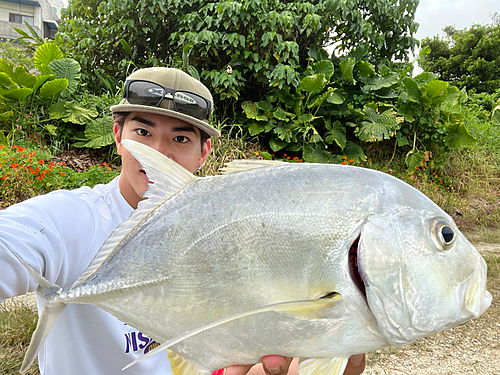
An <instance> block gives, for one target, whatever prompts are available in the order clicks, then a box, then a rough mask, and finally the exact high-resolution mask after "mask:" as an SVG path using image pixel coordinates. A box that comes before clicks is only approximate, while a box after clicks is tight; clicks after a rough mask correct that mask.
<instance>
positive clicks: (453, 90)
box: [445, 86, 460, 106]
mask: <svg viewBox="0 0 500 375" xmlns="http://www.w3.org/2000/svg"><path fill="white" fill-rule="evenodd" d="M459 99H460V90H459V89H458V88H457V87H455V86H448V89H447V90H446V100H445V103H446V104H449V105H452V106H453V105H456V104H457V103H458V100H459Z"/></svg>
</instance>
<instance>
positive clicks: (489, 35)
mask: <svg viewBox="0 0 500 375" xmlns="http://www.w3.org/2000/svg"><path fill="white" fill-rule="evenodd" d="M443 30H444V32H445V33H446V35H445V37H444V38H440V37H439V36H434V37H432V38H425V39H423V40H422V46H423V47H424V46H429V47H430V48H431V53H430V54H429V55H427V56H425V57H424V58H423V59H422V60H421V62H420V66H421V67H422V68H423V69H424V70H427V71H429V72H433V73H436V74H439V75H440V78H441V79H442V80H444V81H447V82H450V83H451V84H452V85H455V86H457V87H458V88H460V89H462V88H466V89H467V90H473V91H475V92H478V93H480V92H486V93H489V94H493V93H494V92H495V91H496V90H498V89H499V87H500V50H499V49H498V45H499V43H500V14H498V13H496V14H495V16H493V23H492V24H489V25H481V24H475V25H473V26H472V27H471V28H469V29H462V30H457V29H455V28H454V27H453V26H447V27H445V28H444V29H443Z"/></svg>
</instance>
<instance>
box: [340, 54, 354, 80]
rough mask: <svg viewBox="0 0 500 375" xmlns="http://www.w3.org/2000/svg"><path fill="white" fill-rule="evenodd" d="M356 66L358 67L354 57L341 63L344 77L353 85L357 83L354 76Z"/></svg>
mask: <svg viewBox="0 0 500 375" xmlns="http://www.w3.org/2000/svg"><path fill="white" fill-rule="evenodd" d="M354 65H356V59H355V58H354V57H349V58H347V59H346V60H344V61H341V62H340V70H341V71H342V77H343V78H344V80H346V81H348V82H351V83H355V81H354V75H353V70H354Z"/></svg>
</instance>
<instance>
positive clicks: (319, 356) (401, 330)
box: [20, 140, 491, 375]
mask: <svg viewBox="0 0 500 375" xmlns="http://www.w3.org/2000/svg"><path fill="white" fill-rule="evenodd" d="M123 143H124V145H125V147H127V149H129V150H130V151H131V152H132V154H133V155H134V157H136V158H137V159H138V160H139V162H140V163H141V165H142V166H143V167H144V168H145V170H146V173H147V175H148V178H149V179H150V180H151V181H153V182H154V183H153V184H150V186H149V191H148V192H147V196H148V198H149V199H147V200H145V201H143V202H141V204H140V205H139V208H138V209H137V210H136V211H135V212H134V213H133V214H132V216H131V218H130V219H129V220H128V221H126V222H124V223H123V224H122V225H120V226H119V227H118V228H117V229H116V230H115V231H114V232H113V233H112V235H111V236H110V237H109V239H108V240H107V241H106V242H105V243H104V245H103V246H102V248H101V250H100V251H99V253H98V254H97V256H96V258H95V259H94V261H93V262H92V263H91V265H90V266H89V268H88V269H87V271H86V272H84V274H83V275H82V276H81V277H80V278H79V280H77V281H76V282H75V284H74V285H73V286H72V287H71V288H70V289H68V290H62V289H61V288H59V287H58V286H57V285H54V284H51V283H49V282H48V281H47V280H45V279H44V278H43V277H41V276H39V275H36V273H34V271H31V272H32V273H34V276H35V277H36V278H37V281H38V282H39V283H40V285H41V287H40V288H39V290H38V293H40V294H42V295H44V296H45V297H46V301H45V306H46V309H45V311H44V313H43V315H42V317H41V319H40V322H39V324H38V327H37V329H36V331H35V333H34V335H33V338H32V343H31V345H30V348H29V350H28V353H27V355H26V358H25V362H24V365H23V368H22V370H23V371H24V370H26V369H27V368H28V367H29V365H30V364H31V363H32V361H33V359H34V358H35V356H36V353H37V352H38V350H39V346H40V345H41V343H42V342H43V340H44V338H45V337H46V334H48V332H49V331H50V329H51V327H52V324H53V322H54V320H55V317H57V315H58V314H60V312H61V311H62V310H63V309H64V307H65V306H66V305H67V304H69V303H88V304H93V305H95V306H98V307H100V308H102V309H104V310H106V311H108V312H110V313H111V314H113V315H114V316H116V317H117V318H118V319H120V320H122V321H123V322H126V323H128V324H129V325H130V326H133V327H135V328H136V329H138V330H140V331H141V332H143V333H144V334H146V335H147V336H149V337H151V338H154V339H155V340H156V341H158V342H160V343H162V345H161V346H159V347H158V348H156V349H155V350H153V351H151V352H150V353H148V354H147V355H146V356H148V355H151V354H154V353H155V352H157V351H159V350H164V349H166V348H169V355H170V359H171V363H172V370H173V373H174V375H181V374H194V375H208V374H210V373H211V372H212V371H213V370H216V369H219V368H223V367H226V366H228V365H233V364H251V363H257V362H259V361H260V358H261V357H262V356H263V355H268V354H279V355H284V356H291V357H301V358H302V359H306V358H307V359H306V360H303V361H302V362H301V368H300V371H301V374H320V373H325V374H326V373H329V374H342V373H343V371H344V368H345V365H346V363H347V358H348V357H349V356H350V355H352V354H357V353H364V352H369V351H372V350H375V349H379V348H382V347H385V346H388V345H397V346H400V345H405V344H408V343H410V342H412V341H414V340H416V339H418V338H420V337H423V336H426V335H429V334H432V333H435V332H438V331H441V330H444V329H447V328H451V327H454V326H456V325H458V324H461V323H463V322H465V321H467V320H469V319H471V318H474V317H478V316H479V315H481V314H482V313H483V312H484V311H485V310H486V309H487V308H488V306H489V305H490V302H491V295H490V294H489V293H488V292H487V291H486V289H485V287H486V264H485V262H484V260H483V258H482V257H481V256H480V254H479V253H478V252H477V250H476V249H475V248H474V247H473V246H472V245H471V244H470V243H469V241H468V240H467V239H466V238H465V237H464V236H463V235H462V234H461V233H460V231H459V230H458V228H457V227H456V226H455V224H454V222H453V220H452V219H451V218H450V217H449V216H448V215H447V214H446V213H445V212H444V211H443V210H441V209H440V208H439V207H438V206H437V205H435V204H434V203H433V202H432V201H431V200H429V199H428V198H427V197H426V196H424V195H423V194H421V193H420V192H418V191H417V190H415V189H414V188H412V187H411V186H409V185H407V184H406V183H404V182H402V181H400V180H398V179H396V178H394V177H392V176H390V175H387V174H384V173H380V172H377V171H373V170H369V169H363V168H357V167H349V166H339V165H324V164H290V163H275V164H272V163H268V162H259V161H254V162H250V161H249V162H240V163H233V164H231V165H230V166H229V167H228V170H227V172H228V173H227V174H226V175H223V176H215V177H206V178H196V177H195V176H193V175H192V174H191V173H189V172H188V171H186V170H185V169H183V168H182V167H180V166H179V165H177V164H176V163H174V162H172V161H171V160H169V159H168V158H166V157H164V156H163V155H161V154H160V153H158V152H156V151H154V150H152V149H150V148H148V147H146V146H144V145H141V144H139V143H136V142H133V141H127V140H124V141H123ZM20 261H22V260H20ZM26 267H27V268H29V266H27V265H26ZM112 291H119V292H120V293H110V292H112ZM124 300H126V301H127V303H126V304H124V303H123V301H124ZM270 332H273V334H269V333H270ZM142 358H144V357H142Z"/></svg>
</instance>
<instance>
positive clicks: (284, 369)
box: [212, 355, 298, 375]
mask: <svg viewBox="0 0 500 375" xmlns="http://www.w3.org/2000/svg"><path fill="white" fill-rule="evenodd" d="M292 359H293V358H287V357H282V356H278V355H268V356H265V357H263V358H262V364H257V365H255V366H254V365H244V366H243V365H238V366H229V367H228V368H226V371H225V373H222V370H218V371H221V373H219V372H217V373H216V374H215V372H214V374H212V375H247V374H248V375H287V373H288V369H289V368H290V363H291V362H292ZM294 367H297V368H298V366H294ZM297 373H298V371H295V372H294V374H297ZM290 375H292V373H291V374H290Z"/></svg>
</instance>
